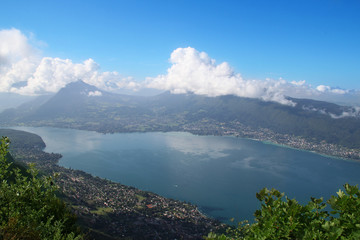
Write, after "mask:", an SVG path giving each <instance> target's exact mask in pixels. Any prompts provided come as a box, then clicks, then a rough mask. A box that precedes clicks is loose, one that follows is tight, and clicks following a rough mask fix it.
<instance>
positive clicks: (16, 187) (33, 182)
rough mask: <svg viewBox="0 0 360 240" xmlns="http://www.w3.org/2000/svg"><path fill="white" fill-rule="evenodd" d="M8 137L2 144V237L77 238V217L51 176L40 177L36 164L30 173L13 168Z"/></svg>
mask: <svg viewBox="0 0 360 240" xmlns="http://www.w3.org/2000/svg"><path fill="white" fill-rule="evenodd" d="M9 143H10V141H9V139H8V138H6V137H3V138H2V139H1V143H0V239H32V240H37V239H57V240H74V239H76V240H78V239H81V238H82V236H81V235H80V234H79V230H78V228H77V227H76V225H75V221H76V217H75V215H73V214H72V213H71V212H70V211H69V210H68V208H67V207H66V205H65V204H64V202H62V201H61V200H59V199H58V198H57V197H56V195H55V191H56V186H55V185H54V183H53V178H52V177H42V178H40V177H38V172H37V170H36V169H35V168H34V166H30V168H29V169H28V170H27V174H22V173H21V171H20V169H19V168H16V167H13V168H11V165H12V163H9V161H8V156H9V154H8V147H9Z"/></svg>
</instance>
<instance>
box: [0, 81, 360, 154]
mask: <svg viewBox="0 0 360 240" xmlns="http://www.w3.org/2000/svg"><path fill="white" fill-rule="evenodd" d="M289 100H291V101H292V102H294V103H296V105H295V106H294V107H292V106H287V105H281V104H279V103H275V102H265V101H262V100H259V99H253V98H241V97H236V96H230V95H228V96H220V97H207V96H201V95H195V94H171V93H169V92H165V93H162V94H160V95H156V96H148V97H142V96H130V95H120V94H114V93H109V92H106V91H102V90H100V89H98V88H96V87H94V86H91V85H88V84H86V83H84V82H82V81H78V82H74V83H70V84H68V85H67V86H66V87H65V88H63V89H61V90H60V91H59V92H58V93H57V94H55V95H51V96H41V97H38V98H36V99H34V100H32V101H30V102H27V103H24V104H22V105H20V106H19V107H17V108H12V109H7V110H5V111H3V112H2V113H1V114H0V122H1V125H3V126H9V125H31V126H54V127H67V128H77V129H86V130H95V131H99V132H132V131H187V130H188V129H198V131H197V133H200V134H223V133H224V132H225V131H226V130H227V129H229V128H230V127H229V126H234V124H235V123H237V124H241V126H245V127H248V128H251V129H253V130H255V131H256V130H257V129H269V130H271V131H274V132H276V133H280V134H290V135H293V136H300V137H303V138H305V139H309V140H311V141H313V142H321V141H326V142H327V143H333V144H338V145H341V146H345V147H349V148H357V149H358V148H360V116H359V112H358V111H357V109H355V108H353V107H346V106H339V105H336V104H333V103H328V102H322V101H315V100H309V99H294V98H289ZM192 132H194V131H192Z"/></svg>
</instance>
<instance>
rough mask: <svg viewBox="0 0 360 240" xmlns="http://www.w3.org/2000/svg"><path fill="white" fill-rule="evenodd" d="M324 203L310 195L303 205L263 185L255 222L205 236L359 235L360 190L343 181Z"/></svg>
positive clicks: (306, 237)
mask: <svg viewBox="0 0 360 240" xmlns="http://www.w3.org/2000/svg"><path fill="white" fill-rule="evenodd" d="M344 190H345V191H342V190H339V191H338V192H337V195H336V196H332V197H331V198H330V199H329V200H328V201H327V202H326V203H327V204H328V205H329V207H330V208H331V209H332V210H331V211H330V212H328V211H327V210H325V209H326V207H327V204H326V203H324V202H323V198H319V199H316V198H311V201H310V202H309V203H308V204H306V205H305V206H303V205H301V204H299V203H298V202H297V201H296V200H295V199H289V198H288V197H286V196H284V193H280V192H279V191H278V190H276V189H271V190H268V189H266V188H264V189H262V190H261V191H260V192H259V193H257V194H256V198H257V199H258V200H259V201H261V209H260V210H257V211H256V212H255V214H254V215H255V223H254V224H251V225H250V224H248V222H247V221H244V222H240V223H239V224H238V227H236V228H235V227H232V228H229V229H228V230H227V231H226V234H216V233H209V235H208V236H207V237H205V239H217V240H228V239H360V199H359V197H360V190H359V188H358V186H357V185H356V186H351V185H349V184H345V185H344Z"/></svg>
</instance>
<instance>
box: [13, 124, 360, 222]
mask: <svg viewBox="0 0 360 240" xmlns="http://www.w3.org/2000/svg"><path fill="white" fill-rule="evenodd" d="M17 129H21V130H25V131H29V132H33V133H36V134H38V135H40V136H41V137H42V138H43V139H44V141H45V143H46V145H47V147H46V149H45V150H46V151H48V152H57V153H61V154H62V155H63V158H62V159H61V161H60V163H59V164H60V165H62V166H65V167H71V168H73V169H81V170H84V171H86V172H89V173H91V174H93V175H97V176H100V177H104V178H107V179H110V180H113V181H117V182H120V183H123V184H126V185H131V186H134V187H138V188H140V189H143V190H149V191H153V192H156V193H158V194H161V195H163V196H165V197H171V198H175V199H180V200H184V201H190V202H192V203H194V204H197V205H198V206H200V207H201V209H202V211H204V212H205V213H206V214H208V215H210V216H213V217H215V218H218V219H230V218H232V217H235V218H236V219H237V220H244V219H249V220H250V221H251V220H252V219H253V215H252V214H253V212H254V211H255V210H256V209H257V208H258V207H259V203H258V202H257V200H256V198H255V193H256V192H258V191H259V190H260V189H261V188H263V187H268V188H273V187H274V188H277V189H279V190H280V191H281V192H286V193H287V195H288V196H289V197H290V198H294V197H296V199H297V200H299V201H300V202H303V203H305V202H307V201H309V199H310V197H311V196H313V197H320V196H324V198H325V199H328V198H329V197H330V195H332V194H335V192H336V191H337V190H338V189H339V188H340V187H341V186H342V184H344V183H346V182H348V183H350V184H359V183H360V175H359V174H358V173H359V172H360V164H359V163H357V162H351V161H342V160H339V159H333V158H328V157H324V156H320V155H317V154H313V153H310V152H305V151H297V150H294V149H289V148H282V147H279V146H274V145H270V144H263V143H261V142H257V141H253V140H247V139H240V138H234V137H215V136H195V135H191V134H189V133H126V134H109V135H104V134H100V133H96V132H88V131H79V130H72V129H57V128H26V127H22V128H17Z"/></svg>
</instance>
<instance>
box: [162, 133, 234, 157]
mask: <svg viewBox="0 0 360 240" xmlns="http://www.w3.org/2000/svg"><path fill="white" fill-rule="evenodd" d="M164 139H165V141H166V144H167V146H168V147H170V148H172V149H174V150H176V151H180V152H182V153H185V154H190V155H196V156H197V157H198V160H207V159H209V158H212V159H218V158H223V157H226V156H228V155H229V154H228V153H226V152H225V151H226V150H231V149H238V150H240V148H241V146H240V145H239V146H236V145H235V144H233V142H231V141H225V140H224V141H222V142H219V141H216V139H209V138H207V137H204V136H198V137H197V138H194V136H193V135H191V134H190V133H169V134H165V135H164Z"/></svg>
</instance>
